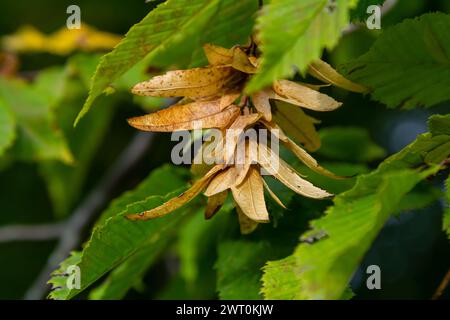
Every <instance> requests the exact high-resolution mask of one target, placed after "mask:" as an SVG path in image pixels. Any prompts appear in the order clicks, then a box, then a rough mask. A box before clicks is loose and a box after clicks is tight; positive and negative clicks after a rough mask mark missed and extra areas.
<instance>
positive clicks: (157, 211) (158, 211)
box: [126, 165, 223, 221]
mask: <svg viewBox="0 0 450 320" xmlns="http://www.w3.org/2000/svg"><path fill="white" fill-rule="evenodd" d="M222 168H223V166H222V165H216V166H215V167H213V168H212V169H211V170H210V171H209V172H208V173H207V174H206V175H205V176H204V177H202V178H201V179H199V180H197V181H196V182H195V183H194V184H193V185H192V187H190V188H189V189H188V190H187V191H186V192H183V193H182V194H180V195H179V196H178V197H175V198H172V199H170V200H169V201H167V202H165V203H163V204H162V205H160V206H159V207H156V208H154V209H151V210H149V211H144V212H141V213H138V214H129V215H127V216H126V217H127V219H129V220H133V221H135V220H150V219H155V218H158V217H162V216H165V215H166V214H168V213H171V212H172V211H175V210H176V209H179V208H180V207H182V206H183V205H184V204H186V203H188V202H189V201H191V200H192V199H194V198H195V197H196V196H197V195H198V194H199V193H200V192H202V190H203V189H204V188H205V187H206V186H207V185H208V183H209V181H210V180H211V179H212V177H213V176H214V175H215V174H216V173H217V172H218V171H220V170H222Z"/></svg>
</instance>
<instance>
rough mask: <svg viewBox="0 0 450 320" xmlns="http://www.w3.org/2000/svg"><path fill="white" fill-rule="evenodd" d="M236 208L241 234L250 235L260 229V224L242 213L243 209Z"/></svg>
mask: <svg viewBox="0 0 450 320" xmlns="http://www.w3.org/2000/svg"><path fill="white" fill-rule="evenodd" d="M234 206H235V207H236V212H237V215H238V220H239V227H240V230H241V234H250V233H252V232H253V231H255V229H256V228H257V227H258V224H259V223H258V222H256V221H253V220H252V219H250V218H248V217H247V216H246V215H245V214H244V212H243V211H242V209H241V208H239V206H238V205H237V204H236V201H235V204H234Z"/></svg>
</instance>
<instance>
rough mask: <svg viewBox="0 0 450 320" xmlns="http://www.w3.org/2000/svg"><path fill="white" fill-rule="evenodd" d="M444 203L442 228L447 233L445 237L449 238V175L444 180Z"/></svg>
mask: <svg viewBox="0 0 450 320" xmlns="http://www.w3.org/2000/svg"><path fill="white" fill-rule="evenodd" d="M445 189H446V195H445V204H446V207H445V209H444V221H443V229H444V231H445V232H446V233H447V237H448V238H449V240H450V177H448V178H447V180H446V181H445Z"/></svg>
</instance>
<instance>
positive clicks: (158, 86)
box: [132, 66, 239, 98]
mask: <svg viewBox="0 0 450 320" xmlns="http://www.w3.org/2000/svg"><path fill="white" fill-rule="evenodd" d="M233 76H235V77H238V76H239V74H237V72H236V71H235V70H234V69H233V68H231V67H224V66H210V67H204V68H193V69H188V70H175V71H169V72H167V73H165V74H163V75H161V76H156V77H153V78H152V79H150V80H148V81H144V82H141V83H138V84H137V85H135V86H134V88H133V89H132V92H133V93H134V94H136V95H140V96H153V97H189V98H196V97H208V96H215V95H219V94H221V93H223V91H224V90H223V89H224V87H225V86H226V85H227V84H229V83H230V82H231V81H232V80H233Z"/></svg>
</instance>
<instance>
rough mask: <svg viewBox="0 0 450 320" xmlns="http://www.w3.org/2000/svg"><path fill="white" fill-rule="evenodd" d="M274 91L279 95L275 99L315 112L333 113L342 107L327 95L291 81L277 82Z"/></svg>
mask: <svg viewBox="0 0 450 320" xmlns="http://www.w3.org/2000/svg"><path fill="white" fill-rule="evenodd" d="M273 89H274V90H275V92H276V93H277V94H278V96H276V98H275V99H277V100H281V101H285V102H288V103H290V104H293V105H296V106H300V107H303V108H306V109H311V110H314V111H333V110H335V109H337V108H339V107H340V106H341V105H342V103H340V102H337V101H336V100H334V99H333V98H331V97H330V96H327V95H326V94H323V93H320V92H319V91H316V90H313V89H311V88H308V87H307V86H304V85H301V84H299V83H295V82H292V81H289V80H278V81H276V82H275V83H274V84H273Z"/></svg>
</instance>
